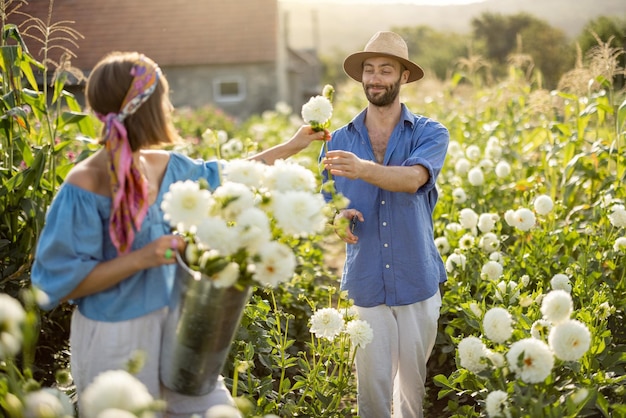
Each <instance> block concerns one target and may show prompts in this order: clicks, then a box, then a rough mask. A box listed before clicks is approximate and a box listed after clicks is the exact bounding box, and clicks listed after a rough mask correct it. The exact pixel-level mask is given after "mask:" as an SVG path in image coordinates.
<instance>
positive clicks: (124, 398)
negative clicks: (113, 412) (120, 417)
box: [81, 370, 154, 418]
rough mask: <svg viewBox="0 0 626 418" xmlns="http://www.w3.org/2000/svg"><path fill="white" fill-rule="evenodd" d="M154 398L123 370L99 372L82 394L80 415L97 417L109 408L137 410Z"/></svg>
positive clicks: (151, 401) (150, 402)
mask: <svg viewBox="0 0 626 418" xmlns="http://www.w3.org/2000/svg"><path fill="white" fill-rule="evenodd" d="M153 401H154V399H153V398H152V395H150V393H149V392H148V389H147V388H146V386H145V385H144V384H143V383H142V382H140V381H139V380H138V379H137V378H136V377H134V376H133V375H131V374H130V373H128V372H127V371H125V370H109V371H106V372H103V373H100V374H99V375H98V376H96V378H95V379H94V381H93V382H92V383H91V384H90V385H89V386H88V387H87V388H86V389H85V391H84V392H83V394H82V410H81V417H82V416H84V417H85V418H97V417H98V415H99V414H100V413H101V412H103V411H105V410H107V409H109V408H117V409H121V410H123V411H137V410H140V409H143V408H147V407H149V406H150V405H151V404H152V403H153Z"/></svg>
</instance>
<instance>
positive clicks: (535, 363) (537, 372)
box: [506, 338, 554, 383]
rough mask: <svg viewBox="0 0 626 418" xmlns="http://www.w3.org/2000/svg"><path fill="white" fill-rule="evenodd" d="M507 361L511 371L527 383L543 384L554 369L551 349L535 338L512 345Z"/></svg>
mask: <svg viewBox="0 0 626 418" xmlns="http://www.w3.org/2000/svg"><path fill="white" fill-rule="evenodd" d="M506 359H507V361H508V363H509V367H510V368H511V370H512V371H513V372H514V373H515V374H516V376H517V377H518V378H519V379H521V380H522V381H524V382H526V383H541V382H543V381H544V380H546V378H547V377H548V376H549V375H550V373H551V372H552V367H554V356H553V354H552V351H550V347H548V345H547V344H546V343H544V342H543V341H539V340H537V339H535V338H525V339H523V340H519V341H516V342H514V343H513V344H511V347H510V349H509V352H508V353H507V354H506Z"/></svg>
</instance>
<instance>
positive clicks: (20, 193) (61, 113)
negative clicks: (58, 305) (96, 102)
mask: <svg viewBox="0 0 626 418" xmlns="http://www.w3.org/2000/svg"><path fill="white" fill-rule="evenodd" d="M51 4H52V3H51ZM2 6H3V7H6V5H5V3H4V2H3V4H2ZM2 14H3V16H5V15H7V14H8V13H7V12H6V10H4V9H3V10H2ZM27 23H29V24H30V25H31V26H29V27H33V28H39V29H40V31H43V27H44V26H45V24H44V22H43V21H41V20H39V19H34V18H32V19H31V20H29V21H27ZM48 23H49V22H48ZM43 32H44V33H46V34H47V35H46V38H42V39H41V41H42V43H43V47H42V50H43V51H44V56H45V57H46V58H45V60H44V62H43V63H42V62H39V61H37V60H36V59H35V58H34V57H33V55H32V54H31V53H30V52H29V50H28V48H27V46H26V44H25V42H24V40H23V37H22V34H21V33H20V30H19V29H18V27H17V26H16V25H14V24H11V23H7V24H4V25H3V28H2V43H1V44H0V83H1V85H0V88H1V90H0V109H1V112H0V113H1V114H2V116H0V161H1V168H0V186H1V187H0V219H1V223H0V289H3V290H12V293H15V291H16V289H18V288H20V287H23V286H24V285H25V283H26V281H27V278H28V274H29V271H30V266H31V262H32V257H33V251H34V246H35V244H36V241H37V237H38V235H39V233H40V231H41V228H42V226H43V222H44V219H45V213H46V210H47V207H48V205H49V204H50V202H51V200H52V198H53V197H54V194H55V191H56V189H57V188H58V187H59V185H60V184H61V182H62V181H63V179H64V178H65V175H66V174H67V172H68V171H69V170H70V168H71V167H72V166H73V164H74V163H73V161H72V160H70V159H68V158H66V155H65V153H66V152H67V151H68V150H70V149H81V150H84V149H85V147H83V146H82V145H79V146H76V144H77V142H76V141H77V137H79V136H80V137H82V138H83V140H82V141H83V142H84V143H88V142H89V141H90V140H91V138H94V137H95V132H96V130H95V127H94V124H93V123H92V121H91V119H90V118H88V117H87V114H86V113H83V111H82V108H81V105H80V104H79V103H78V101H77V100H76V98H75V97H74V95H72V94H71V93H69V92H68V91H66V90H65V85H66V83H67V81H68V79H69V77H70V73H72V74H73V75H74V76H76V75H78V73H77V72H76V71H72V69H71V66H70V65H68V61H67V58H68V57H69V55H68V54H66V55H65V58H64V61H63V62H61V63H56V64H57V67H56V68H53V69H54V72H53V74H52V76H50V75H49V71H50V70H49V65H51V64H55V63H54V62H53V61H51V60H50V59H48V58H47V51H49V50H50V49H52V48H53V47H54V45H53V42H54V38H50V34H51V33H52V34H54V30H52V31H43ZM62 33H63V34H67V33H68V30H67V29H65V30H64V31H63V32H62ZM69 33H71V32H69ZM78 80H79V81H80V78H79V79H78ZM49 83H50V85H49Z"/></svg>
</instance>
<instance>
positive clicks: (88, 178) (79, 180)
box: [65, 150, 111, 196]
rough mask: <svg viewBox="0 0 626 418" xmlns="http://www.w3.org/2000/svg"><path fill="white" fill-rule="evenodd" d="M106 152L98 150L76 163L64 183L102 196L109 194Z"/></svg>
mask: <svg viewBox="0 0 626 418" xmlns="http://www.w3.org/2000/svg"><path fill="white" fill-rule="evenodd" d="M107 161H108V160H107V159H106V154H105V153H104V152H102V150H101V151H98V152H96V153H95V154H93V155H92V156H90V157H88V158H86V159H85V160H83V161H81V162H79V163H77V164H76V165H75V166H74V167H73V168H72V169H71V170H70V172H69V173H68V174H67V177H66V178H65V182H66V183H70V184H73V185H74V186H77V187H80V188H81V189H84V190H87V191H89V192H92V193H96V194H100V195H103V196H110V195H111V191H110V180H109V170H108V167H107Z"/></svg>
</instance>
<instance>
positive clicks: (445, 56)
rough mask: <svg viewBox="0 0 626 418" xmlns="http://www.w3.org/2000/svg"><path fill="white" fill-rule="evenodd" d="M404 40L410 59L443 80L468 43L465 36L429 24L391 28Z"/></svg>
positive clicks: (466, 48) (466, 51)
mask: <svg viewBox="0 0 626 418" xmlns="http://www.w3.org/2000/svg"><path fill="white" fill-rule="evenodd" d="M391 30H392V31H394V32H396V33H398V34H399V35H401V36H402V38H403V39H405V40H406V43H407V46H408V48H409V53H410V54H411V59H412V60H413V61H414V62H416V63H418V64H419V65H420V66H421V67H422V68H424V69H425V70H427V72H428V73H430V75H431V76H433V75H434V76H436V77H437V78H439V79H442V80H445V79H446V78H448V77H449V76H450V74H452V72H453V71H454V65H455V61H456V59H457V58H458V57H462V56H466V55H467V54H468V52H469V47H470V45H469V44H468V40H467V37H466V36H463V35H460V34H458V33H454V32H440V31H436V30H434V29H433V28H431V27H429V26H417V27H402V28H392V29H391Z"/></svg>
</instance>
